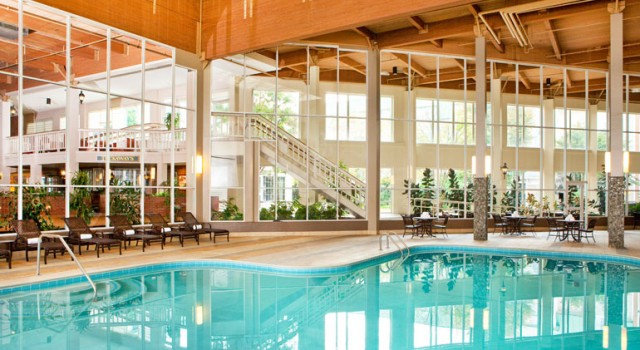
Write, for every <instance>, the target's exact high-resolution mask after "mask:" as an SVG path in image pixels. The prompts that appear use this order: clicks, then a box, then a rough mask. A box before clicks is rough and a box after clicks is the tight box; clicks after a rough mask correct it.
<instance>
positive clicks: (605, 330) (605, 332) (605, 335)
mask: <svg viewBox="0 0 640 350" xmlns="http://www.w3.org/2000/svg"><path fill="white" fill-rule="evenodd" d="M607 153H608V152H607ZM602 348H603V349H608V348H609V326H602Z"/></svg>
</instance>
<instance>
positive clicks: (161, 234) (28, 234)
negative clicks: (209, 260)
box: [0, 212, 229, 268]
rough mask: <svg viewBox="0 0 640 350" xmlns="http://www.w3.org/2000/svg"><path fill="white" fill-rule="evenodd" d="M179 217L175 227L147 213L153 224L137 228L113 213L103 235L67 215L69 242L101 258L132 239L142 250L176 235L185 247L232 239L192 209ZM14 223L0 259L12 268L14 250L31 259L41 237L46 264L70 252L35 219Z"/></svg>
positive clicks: (126, 244)
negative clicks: (110, 228)
mask: <svg viewBox="0 0 640 350" xmlns="http://www.w3.org/2000/svg"><path fill="white" fill-rule="evenodd" d="M179 216H180V217H182V219H183V220H184V223H183V224H181V225H179V226H171V225H169V224H168V223H167V222H166V221H165V219H164V217H162V215H160V214H146V218H147V220H148V222H149V223H150V224H151V226H150V227H142V228H134V227H133V226H132V225H131V223H130V222H129V220H128V219H127V217H126V216H125V215H110V216H109V221H110V223H111V226H113V231H112V232H107V233H103V234H98V233H96V232H94V231H92V230H91V229H90V228H89V226H88V225H87V224H86V223H85V222H84V220H82V219H81V218H76V217H70V218H65V219H64V222H65V225H66V226H67V228H68V229H69V237H68V238H67V243H68V244H69V245H70V246H71V247H72V249H74V248H73V247H74V246H77V247H78V254H79V255H82V247H86V250H89V247H90V246H95V250H96V255H97V257H98V258H99V257H100V251H102V252H104V250H105V248H107V249H108V250H111V248H118V249H119V253H120V255H122V247H123V246H124V249H125V250H126V249H127V246H131V243H132V242H135V243H136V246H137V245H138V244H139V243H140V242H142V251H143V252H144V251H145V248H146V247H147V246H149V245H151V243H152V242H157V243H159V244H160V248H161V249H164V245H165V244H166V241H167V239H169V241H170V242H171V241H172V240H173V238H174V237H177V238H178V240H179V241H180V245H181V246H184V241H185V239H193V240H195V241H196V243H197V244H198V245H200V235H209V240H213V242H214V243H215V240H216V237H220V236H223V237H225V236H226V238H227V242H228V241H229V231H228V230H225V229H219V228H214V227H212V226H211V224H210V223H200V222H199V221H198V220H197V219H196V218H195V216H193V214H191V213H189V212H185V213H180V214H179ZM11 226H12V227H13V229H14V230H15V231H16V234H17V237H16V240H15V242H13V243H12V244H11V245H10V247H9V248H8V249H0V259H6V261H7V263H8V265H9V268H11V260H12V255H13V252H14V251H18V250H24V251H25V259H26V260H27V261H29V251H33V250H36V249H37V247H38V241H39V240H41V243H40V248H41V250H43V251H44V263H45V264H46V263H47V257H48V256H49V254H53V257H54V258H56V256H57V254H60V255H64V254H65V252H66V249H65V247H64V245H63V244H62V242H60V241H56V240H53V239H50V238H46V237H42V238H41V237H40V235H41V232H40V229H39V228H38V225H37V224H36V222H35V221H34V220H31V219H29V220H13V221H11Z"/></svg>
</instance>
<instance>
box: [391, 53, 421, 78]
mask: <svg viewBox="0 0 640 350" xmlns="http://www.w3.org/2000/svg"><path fill="white" fill-rule="evenodd" d="M394 56H395V57H396V58H397V59H399V60H400V61H402V62H403V63H404V64H406V65H409V56H408V55H404V54H394ZM411 69H412V70H413V71H414V72H416V73H418V75H419V76H421V77H423V78H424V77H426V76H427V75H429V71H428V70H427V69H426V68H424V67H423V66H421V65H420V64H419V63H418V62H416V61H415V60H411Z"/></svg>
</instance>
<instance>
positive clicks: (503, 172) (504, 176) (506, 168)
mask: <svg viewBox="0 0 640 350" xmlns="http://www.w3.org/2000/svg"><path fill="white" fill-rule="evenodd" d="M500 171H502V178H506V177H507V173H508V172H509V167H508V166H507V162H504V164H502V166H501V167H500Z"/></svg>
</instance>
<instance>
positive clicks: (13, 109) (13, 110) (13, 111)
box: [9, 105, 18, 117]
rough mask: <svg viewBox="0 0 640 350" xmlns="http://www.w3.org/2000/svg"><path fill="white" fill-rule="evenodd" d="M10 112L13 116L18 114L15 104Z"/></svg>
mask: <svg viewBox="0 0 640 350" xmlns="http://www.w3.org/2000/svg"><path fill="white" fill-rule="evenodd" d="M9 113H11V116H12V117H15V116H17V115H18V110H17V109H16V107H15V106H14V105H11V108H9Z"/></svg>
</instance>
